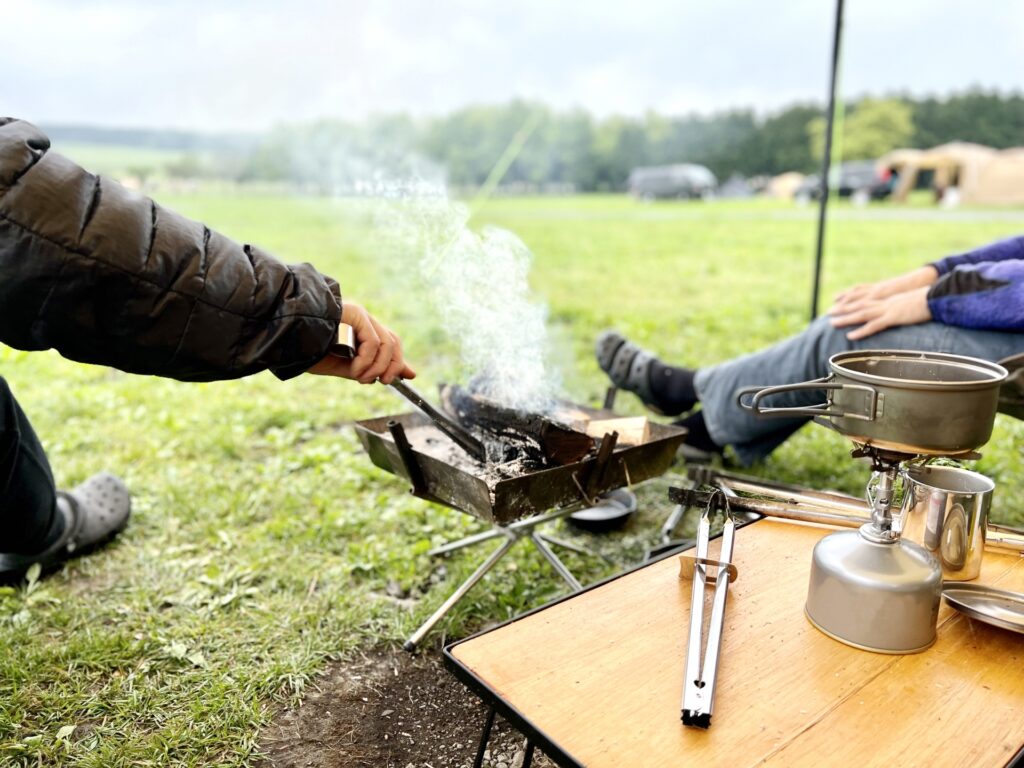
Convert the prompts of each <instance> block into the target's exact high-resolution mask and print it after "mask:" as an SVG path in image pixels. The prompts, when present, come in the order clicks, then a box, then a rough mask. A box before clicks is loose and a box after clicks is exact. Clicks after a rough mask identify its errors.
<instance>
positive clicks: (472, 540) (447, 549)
mask: <svg viewBox="0 0 1024 768" xmlns="http://www.w3.org/2000/svg"><path fill="white" fill-rule="evenodd" d="M582 506H583V505H582V504H572V505H570V506H568V507H563V508H561V509H556V510H553V511H551V512H547V513H546V514H543V515H535V516H534V517H528V518H526V519H525V520H519V521H517V522H514V523H512V524H510V525H506V526H495V527H494V528H492V529H491V530H489V531H484V532H483V533H477V534H474V535H472V536H467V537H466V538H464V539H459V540H458V541H453V542H451V543H450V544H445V545H443V546H440V547H437V548H435V549H432V550H431V551H430V553H429V554H431V555H446V554H449V553H451V552H455V551H456V550H459V549H463V548H464V547H469V546H473V545H474V544H479V543H481V542H484V541H489V540H490V539H497V538H501V537H504V538H505V541H504V542H502V544H501V546H499V547H498V548H497V549H495V550H494V551H493V552H491V554H490V555H488V556H487V559H486V560H484V561H483V562H482V563H480V565H479V566H478V567H477V569H476V570H475V571H473V573H471V574H470V576H469V578H468V579H466V580H465V581H464V582H462V584H460V585H459V586H458V588H457V589H456V590H455V591H454V592H452V594H451V595H449V596H448V599H447V600H445V601H444V602H443V603H442V604H441V605H440V607H438V609H437V610H436V611H434V612H433V613H432V614H431V615H430V618H428V619H427V620H426V621H425V622H423V624H421V625H420V627H419V629H417V630H416V631H415V632H413V633H412V635H410V636H409V639H408V640H406V641H405V645H404V646H403V647H404V648H405V650H407V651H410V652H411V651H415V650H416V648H417V647H418V646H419V644H420V643H421V642H422V641H423V638H424V637H426V636H427V634H429V633H430V630H432V629H433V628H434V626H435V625H436V624H437V622H439V621H440V620H441V619H443V618H444V616H445V614H447V613H448V611H450V610H451V609H452V608H453V607H454V606H455V604H456V603H458V602H459V601H460V600H461V599H462V598H463V597H465V596H466V593H467V592H469V590H471V589H472V588H473V587H474V586H476V583H477V582H478V581H480V579H482V578H483V577H484V576H485V575H486V574H487V572H488V571H490V570H491V569H492V568H493V567H494V566H495V565H497V563H498V561H499V560H501V558H503V557H504V556H505V555H506V554H507V553H508V551H509V550H510V549H512V547H513V546H514V545H515V543H516V542H517V541H519V540H520V539H526V540H528V541H529V542H530V543H531V544H533V546H535V547H536V548H537V549H538V550H539V551H540V553H541V554H542V555H544V558H545V559H546V560H547V561H548V562H549V563H550V564H551V567H552V568H554V569H555V571H556V572H557V573H558V575H559V576H561V577H562V579H563V580H564V581H565V582H566V584H568V585H569V587H570V588H571V589H572V590H573V591H574V592H578V591H579V590H580V589H582V586H581V585H580V583H579V581H578V580H577V579H576V577H575V576H573V575H572V572H571V571H570V570H569V569H568V568H566V566H565V563H563V562H562V561H561V560H560V559H559V557H558V555H557V554H555V552H554V550H553V549H551V546H550V545H551V544H554V545H555V546H560V547H564V548H565V549H568V550H571V551H573V552H578V553H580V554H588V555H593V554H595V553H593V552H590V551H589V550H587V549H584V548H583V547H579V546H577V545H575V544H570V543H569V542H563V541H560V540H559V539H555V538H552V537H550V536H546V535H544V534H541V533H537V532H536V530H534V529H535V528H537V526H539V525H542V524H543V523H548V522H551V521H552V520H558V519H559V518H562V517H566V516H567V515H571V514H572V513H573V512H575V511H577V510H578V509H580V508H582Z"/></svg>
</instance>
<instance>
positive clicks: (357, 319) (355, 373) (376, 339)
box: [306, 301, 416, 384]
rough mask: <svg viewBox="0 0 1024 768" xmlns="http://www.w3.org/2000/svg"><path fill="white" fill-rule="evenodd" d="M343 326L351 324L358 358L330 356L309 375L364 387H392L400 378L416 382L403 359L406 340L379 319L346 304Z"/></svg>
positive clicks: (358, 306) (414, 374)
mask: <svg viewBox="0 0 1024 768" xmlns="http://www.w3.org/2000/svg"><path fill="white" fill-rule="evenodd" d="M341 322H343V323H348V324H349V325H351V326H352V330H353V331H354V333H355V337H356V356H355V357H354V358H352V359H351V360H347V359H345V358H342V357H337V356H335V355H330V354H329V355H327V356H326V357H324V358H323V359H322V360H321V361H320V362H319V363H317V364H316V365H314V366H313V367H312V368H310V369H309V370H308V371H306V372H307V373H315V374H318V375H321V376H340V377H341V378H344V379H353V380H355V381H358V382H359V383H360V384H373V383H374V382H375V381H377V380H378V379H379V380H380V381H382V382H383V383H385V384H390V383H391V382H392V381H394V380H395V379H396V378H402V379H414V378H416V371H414V370H413V369H412V368H411V367H409V365H408V363H406V362H405V358H404V357H403V355H402V340H401V339H400V338H399V337H398V334H397V333H395V332H394V331H392V330H390V329H389V328H386V327H385V326H384V325H382V324H381V323H380V321H379V320H377V318H375V317H374V316H373V315H371V314H370V313H369V312H367V311H366V310H365V309H364V308H363V307H362V306H361V305H359V304H356V303H355V302H353V301H346V302H344V304H343V306H342V310H341Z"/></svg>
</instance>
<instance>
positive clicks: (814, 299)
mask: <svg viewBox="0 0 1024 768" xmlns="http://www.w3.org/2000/svg"><path fill="white" fill-rule="evenodd" d="M842 35H843V0H836V27H835V32H834V34H833V37H832V78H831V80H830V81H829V88H828V117H827V124H826V127H825V156H824V157H823V158H822V159H821V187H820V190H819V192H820V202H819V205H818V245H817V248H816V249H815V251H814V288H813V291H812V293H811V320H813V319H814V318H816V317H817V316H818V295H819V294H820V292H821V253H822V249H823V248H824V245H825V211H826V209H827V208H828V171H829V166H830V165H832V127H833V126H834V125H835V122H836V75H837V74H838V70H839V40H840V38H841V37H842Z"/></svg>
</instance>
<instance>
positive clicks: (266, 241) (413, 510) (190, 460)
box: [0, 192, 1024, 768]
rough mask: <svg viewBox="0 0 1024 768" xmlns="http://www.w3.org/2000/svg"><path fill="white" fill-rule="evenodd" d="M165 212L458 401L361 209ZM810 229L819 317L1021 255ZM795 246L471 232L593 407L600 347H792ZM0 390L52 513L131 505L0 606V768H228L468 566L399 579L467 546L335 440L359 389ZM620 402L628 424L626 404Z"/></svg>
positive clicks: (763, 235)
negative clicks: (340, 667) (381, 332)
mask: <svg viewBox="0 0 1024 768" xmlns="http://www.w3.org/2000/svg"><path fill="white" fill-rule="evenodd" d="M163 202H165V203H167V204H169V205H171V206H172V207H175V208H177V209H179V210H181V211H182V212H184V213H186V214H188V215H191V216H193V217H196V218H201V219H203V220H205V221H206V222H207V223H209V224H210V225H211V226H214V227H216V228H219V229H221V230H222V231H224V232H226V233H227V234H229V235H232V236H234V237H236V238H239V239H243V238H244V239H245V240H247V241H251V242H256V243H259V244H261V245H262V246H264V247H265V248H267V249H268V250H270V251H272V252H275V253H277V254H278V255H280V256H281V257H282V258H284V259H286V260H290V261H311V262H313V263H314V264H316V265H317V266H318V267H319V268H321V269H322V270H324V271H325V272H328V273H330V274H332V275H334V276H336V277H337V278H338V279H339V280H340V282H341V284H342V286H343V290H344V291H345V293H346V295H349V296H351V297H353V298H358V299H360V300H361V301H363V302H365V303H366V304H367V305H368V306H369V307H371V308H372V309H374V310H376V311H378V312H379V313H380V314H381V315H382V316H384V317H386V318H388V320H389V321H390V323H391V324H393V326H394V327H395V328H397V329H400V330H401V331H402V332H403V335H404V336H405V338H406V342H407V343H406V347H407V350H408V354H409V356H410V357H411V358H412V360H413V361H414V362H415V363H416V364H417V365H418V368H419V369H420V371H421V374H422V375H421V379H422V381H421V384H422V388H423V389H424V391H427V392H429V391H432V388H433V385H434V384H436V383H437V382H438V381H440V380H443V379H445V378H450V377H454V376H457V375H458V363H457V359H456V355H455V350H454V349H453V348H452V346H451V344H450V343H448V342H447V341H446V340H445V339H444V337H443V335H442V334H441V333H440V332H439V330H438V327H439V323H438V321H437V317H436V316H435V313H434V311H433V310H431V309H430V304H429V302H428V301H427V299H426V297H425V296H424V295H423V294H422V293H420V292H417V291H415V290H414V289H413V288H412V287H410V286H409V285H408V284H407V283H395V282H391V281H392V280H394V278H395V275H396V273H397V272H399V271H401V270H400V267H401V265H399V264H394V263H382V262H383V260H382V259H381V257H380V256H379V254H380V253H384V252H390V251H389V250H388V246H387V243H388V234H389V233H388V232H387V230H386V228H374V227H372V226H371V222H372V221H373V219H372V218H371V217H368V216H367V215H366V213H367V211H366V208H365V205H358V204H355V203H350V202H343V201H342V202H334V201H329V200H323V199H301V198H283V197H270V196H257V195H245V194H243V193H241V192H238V193H236V194H235V196H223V195H218V196H214V195H210V194H195V195H193V196H189V197H173V198H172V197H168V198H166V199H164V200H163ZM835 210H836V212H835V217H834V219H833V220H832V222H831V223H830V227H829V246H828V256H827V263H826V270H825V277H826V286H825V295H826V296H828V295H832V294H833V293H835V292H836V291H838V290H839V289H840V288H841V287H843V286H846V285H848V284H850V283H854V282H861V281H866V280H874V279H878V278H882V277H884V276H888V275H891V274H893V273H895V272H897V271H900V270H905V269H909V268H911V267H913V266H916V265H919V264H920V263H922V262H924V261H926V260H928V259H931V258H934V257H936V256H938V255H942V254H945V253H948V252H950V251H954V250H958V249H965V248H968V247H970V246H972V245H976V244H978V243H982V242H985V241H987V240H990V239H994V238H996V237H1000V236H1006V235H1009V234H1014V233H1017V232H1019V229H1020V219H1019V218H1017V217H1016V215H1015V214H1009V213H1007V212H999V213H992V214H989V213H986V212H985V211H960V212H955V213H949V214H946V213H939V212H928V216H927V217H922V216H921V215H920V214H921V213H922V212H921V211H915V210H913V209H901V210H899V211H895V210H887V211H885V213H884V215H878V211H877V209H875V208H867V209H853V208H849V207H846V206H844V205H838V206H837V207H836V209H835ZM814 221H815V213H814V211H812V210H810V209H796V208H793V207H790V206H785V205H782V204H778V203H772V202H769V201H754V202H747V203H725V202H716V203H711V204H703V203H695V204H653V205H640V204H634V203H632V202H631V201H629V200H625V199H623V198H619V197H586V198H558V199H513V200H501V201H494V202H491V203H489V204H487V205H486V206H485V207H483V208H482V209H481V210H480V211H479V213H478V215H477V218H476V220H475V221H474V226H482V225H485V224H495V225H498V226H501V227H505V228H508V229H510V230H512V231H514V232H516V233H517V234H519V235H520V237H522V239H523V240H524V241H525V242H526V243H527V245H528V246H529V247H530V248H531V249H532V251H533V252H534V254H535V256H536V263H535V268H534V270H533V274H532V283H533V285H534V287H535V289H536V292H537V293H538V294H539V295H540V296H542V297H543V298H544V299H545V300H546V301H547V302H548V303H549V305H550V321H551V328H552V332H553V334H554V336H555V337H556V339H557V342H558V349H559V355H558V357H559V359H560V361H561V363H562V366H563V369H564V372H565V382H566V389H567V393H568V394H569V395H570V396H572V397H573V398H574V399H576V400H580V401H588V402H597V401H598V400H599V398H600V395H601V393H602V392H603V389H604V386H605V381H604V380H603V378H602V376H601V375H600V373H599V371H598V369H597V366H596V364H595V363H594V362H593V360H592V356H591V352H590V347H591V343H592V340H593V338H594V336H595V334H596V333H597V332H598V331H600V330H601V329H603V328H605V327H608V326H615V327H617V328H620V329H621V330H623V331H624V332H625V333H627V334H629V335H631V336H632V337H633V338H635V339H636V340H637V341H639V342H640V343H642V344H644V345H646V346H648V347H649V348H651V349H653V350H656V351H657V352H659V353H661V354H662V355H664V356H666V357H668V358H670V359H673V360H679V361H684V362H688V363H710V362H714V361H718V360H723V359H725V358H728V357H730V356H733V355H736V354H739V353H742V352H745V351H749V350H752V349H755V348H757V347H760V346H761V345H764V344H767V343H770V342H772V341H775V340H778V339H781V338H783V337H785V336H787V335H789V334H791V333H794V332H796V331H798V330H799V329H800V328H801V327H802V326H803V324H804V323H805V321H806V318H807V311H808V310H807V302H808V296H809V293H810V279H811V278H810V275H811V271H810V262H811V253H812V249H813V242H814ZM0 373H2V375H3V376H5V377H6V378H7V379H8V381H9V382H10V384H11V386H12V388H13V390H14V391H15V393H16V394H17V395H18V396H19V398H20V399H21V401H22V403H23V405H24V407H25V409H26V411H27V412H28V413H29V414H30V416H31V417H32V418H33V421H34V423H35V425H36V427H37V429H38V431H39V433H40V435H41V438H42V440H43V442H44V444H45V445H46V446H47V448H48V450H49V451H50V456H51V460H52V463H53V465H54V469H55V472H56V474H57V477H58V480H59V482H60V483H61V484H62V485H65V486H66V485H71V484H74V483H76V482H78V481H80V480H81V479H83V478H85V477H87V476H88V475H90V474H92V473H93V472H96V471H98V470H100V469H103V468H109V469H111V470H114V471H117V472H120V473H122V474H123V475H124V476H125V477H126V479H127V481H128V483H129V485H130V486H131V488H132V490H133V492H134V494H135V516H134V518H133V522H132V524H131V525H130V526H129V528H128V530H127V531H126V532H125V534H124V535H123V536H122V537H121V539H120V540H119V541H118V542H117V543H116V544H115V545H114V546H112V547H110V548H109V549H107V550H105V551H103V552H100V553H97V554H94V555H92V556H89V557H86V558H82V559H80V560H77V561H75V562H74V563H73V564H71V565H69V566H68V567H66V568H65V569H64V570H63V571H61V572H60V573H58V574H57V575H55V576H53V577H51V578H48V579H46V580H44V581H42V582H39V583H36V584H34V585H32V586H30V587H22V588H18V589H4V590H2V591H0V764H2V765H4V766H8V765H11V766H19V765H24V766H30V765H31V766H35V765H62V764H74V765H82V766H94V767H95V768H101V767H102V768H109V767H111V766H129V765H133V766H134V765H161V766H164V765H240V764H243V763H245V762H246V761H247V760H248V759H249V758H250V757H251V755H252V753H253V745H254V743H255V741H256V738H257V735H258V731H259V728H260V726H261V725H262V724H264V723H265V722H267V720H268V719H269V717H270V716H271V714H272V711H273V707H274V706H275V703H277V702H280V701H282V700H287V699H290V698H293V697H297V696H300V695H301V694H302V692H303V690H304V689H305V687H306V686H307V684H308V683H309V681H310V680H311V678H312V676H314V675H315V674H316V673H317V671H318V670H320V669H322V668H323V665H324V663H325V660H326V659H327V658H328V657H329V656H332V655H336V654H344V653H346V652H348V651H351V650H352V649H354V648H356V647H358V646H365V645H372V644H382V643H395V642H397V641H400V640H401V639H402V638H403V637H404V636H405V634H406V633H408V632H409V631H411V630H412V629H413V628H414V627H415V626H416V624H417V623H418V621H420V620H422V619H423V618H425V616H426V615H428V614H429V613H430V611H431V610H432V609H433V608H434V607H435V606H436V605H437V604H438V603H439V602H440V601H441V600H442V599H443V598H444V596H445V595H446V594H447V593H448V591H449V590H450V589H451V588H452V587H453V586H454V585H455V584H456V583H457V581H458V580H460V579H462V578H464V577H465V576H467V575H468V574H469V572H470V571H471V570H472V569H473V567H474V566H475V563H476V562H477V558H478V557H479V556H480V553H481V551H482V550H477V551H470V552H464V553H460V554H458V555H457V556H455V557H453V558H452V559H451V560H448V561H445V562H444V565H445V567H446V569H447V572H446V573H444V572H443V571H441V570H439V569H438V568H439V566H440V565H441V563H438V562H435V561H431V560H430V559H429V558H427V557H426V556H425V555H424V552H425V551H426V550H427V549H428V548H429V547H430V546H432V545H436V544H440V543H442V542H443V541H446V540H449V539H452V538H456V537H458V536H460V535H463V534H466V533H468V532H471V531H474V530H478V529H479V526H478V525H477V524H476V523H475V522H474V521H473V520H472V519H471V518H469V517H468V516H465V515H462V514H459V513H457V512H453V511H450V510H446V509H442V508H439V507H436V506H432V505H430V504H427V503H424V502H421V501H419V500H417V499H414V498H412V497H411V496H410V495H409V494H408V493H407V492H406V489H405V487H404V484H403V483H402V482H401V481H400V480H398V479H396V478H394V477H392V476H390V475H386V474H384V473H382V472H380V471H378V470H377V469H375V468H374V467H373V466H372V465H371V464H370V462H369V460H368V459H367V458H366V456H365V455H363V454H362V453H361V451H360V448H359V446H358V442H357V440H356V439H355V437H354V436H353V433H352V430H351V429H350V428H349V426H348V423H349V422H350V421H351V420H353V419H358V418H364V417H368V416H371V415H382V414H385V413H394V412H398V411H403V410H405V409H406V406H405V405H404V403H402V402H400V401H399V400H398V399H397V398H396V397H394V396H393V395H391V394H390V393H389V392H388V391H387V390H386V389H384V388H383V387H357V386H355V385H349V384H347V383H343V382H339V381H336V380H330V379H324V378H319V377H313V376H302V377H299V378H298V379H295V380H292V381H290V382H287V383H281V382H279V381H277V380H276V379H275V378H274V377H273V376H271V375H269V374H266V375H259V376H256V377H253V378H250V379H246V380H242V381H235V382H222V383H213V384H182V383H178V382H173V381H165V380H159V379H151V378H144V377H135V376H128V375H124V374H121V373H119V372H117V371H112V370H109V369H104V368H97V367H90V366H84V365H79V364H75V363H71V362H68V361H66V360H63V359H62V358H60V357H59V356H58V355H57V354H56V353H53V352H44V353H33V354H27V353H23V352H18V351H15V350H10V349H0ZM620 402H621V406H622V410H623V411H625V412H631V413H640V412H641V411H640V408H639V407H638V405H637V404H636V402H635V399H633V398H631V397H630V396H628V395H622V396H621V400H620ZM1022 439H1024V425H1022V424H1020V423H1017V422H1010V421H1008V420H1006V419H1002V418H1000V420H999V422H998V424H997V429H996V434H995V437H994V439H993V441H992V443H991V444H990V445H989V446H988V447H987V448H986V449H985V458H984V459H983V460H982V461H981V462H980V464H979V469H980V470H981V471H983V472H986V473H987V474H989V475H990V476H992V477H993V478H994V479H995V480H996V482H997V483H998V491H997V501H996V509H997V512H996V514H997V516H998V517H999V518H1001V519H1004V520H1009V521H1015V522H1017V523H1020V522H1022V521H1024V512H1022V510H1024V479H1022V478H1024V460H1022V457H1021V454H1020V449H1019V446H1020V445H1021V440H1022ZM847 450H848V447H847V445H846V444H845V443H844V441H843V440H842V439H841V438H839V437H838V436H837V435H835V434H833V433H831V432H829V431H828V430H825V429H822V428H820V427H815V426H809V427H807V428H805V429H804V430H802V431H801V432H800V433H799V434H798V435H796V436H795V437H794V438H793V439H792V440H791V441H789V442H788V443H787V444H786V445H785V446H784V447H783V448H782V449H781V450H780V451H778V452H777V453H776V455H775V456H773V457H772V459H771V460H770V461H769V462H767V463H766V464H764V465H763V466H760V467H758V468H756V471H757V472H758V473H761V474H763V475H765V476H768V477H772V478H775V479H779V480H790V481H798V482H802V483H806V484H809V485H812V486H815V487H821V488H826V487H832V488H840V489H843V490H847V491H851V492H855V493H858V492H860V490H861V489H862V487H863V484H864V481H865V477H864V475H863V469H862V468H861V467H856V466H854V465H853V464H852V463H851V462H850V461H848V460H847ZM675 472H676V473H679V472H682V467H681V466H678V467H676V469H675ZM670 482H671V477H669V478H665V479H663V480H661V481H658V482H656V483H653V484H651V485H649V486H645V487H643V488H641V489H640V496H641V504H642V508H643V511H642V514H640V515H639V516H638V517H637V518H636V519H635V520H634V521H633V522H632V523H631V525H630V527H629V528H628V529H627V530H626V531H625V532H623V533H621V534H616V535H614V536H609V537H595V538H591V537H584V540H585V541H587V542H588V543H589V544H591V545H593V546H595V547H596V548H598V549H600V550H601V551H602V552H604V553H606V554H608V555H609V556H611V557H612V558H613V559H614V560H616V561H617V562H618V563H619V564H620V565H625V564H627V563H629V562H636V561H637V560H638V559H639V557H640V553H641V552H642V550H643V549H644V547H646V546H649V545H651V544H653V543H655V542H656V540H657V534H658V526H659V525H660V524H661V522H662V520H663V518H664V516H665V515H666V514H667V513H668V511H669V505H668V503H667V500H666V498H665V489H666V488H667V486H668V484H669V483H670ZM562 535H564V536H566V537H571V536H575V535H577V534H575V533H573V532H572V531H563V532H562ZM567 562H568V563H569V564H570V566H571V567H572V568H573V569H574V571H576V572H577V573H578V574H579V575H580V576H581V578H582V580H583V581H584V582H590V581H593V580H595V579H598V578H600V577H602V576H603V575H605V574H606V573H607V572H608V570H607V567H606V566H604V565H603V564H601V563H600V562H595V561H593V560H590V559H586V558H581V557H578V556H575V555H568V556H567ZM389 587H390V590H389ZM560 591H561V585H560V583H559V582H558V581H557V580H556V578H555V577H553V575H552V573H551V571H550V570H549V568H548V566H547V564H546V563H545V562H544V561H543V560H541V559H540V557H539V556H537V555H535V554H534V553H532V552H531V551H529V550H528V549H527V548H525V547H523V548H517V549H516V550H515V556H514V557H511V558H508V559H507V560H506V561H504V564H503V565H502V566H501V567H499V568H498V569H497V570H496V571H495V572H494V573H492V574H491V575H490V576H489V577H488V578H487V579H486V580H485V582H484V584H483V585H481V586H480V587H478V588H477V589H476V590H474V591H473V592H472V593H471V595H470V598H469V599H468V600H467V601H465V602H464V603H462V604H461V605H460V606H459V607H458V608H457V609H456V610H455V611H454V612H453V613H452V614H451V618H450V619H449V620H448V621H447V622H446V623H444V624H443V625H442V626H441V631H439V632H438V633H437V634H436V635H435V636H434V638H433V640H434V641H435V642H440V640H441V638H442V636H448V637H451V636H453V635H462V634H465V633H467V632H469V631H470V630H472V629H475V628H479V627H481V626H482V625H483V624H484V623H486V622H488V621H492V620H499V619H504V618H506V617H508V616H511V615H513V614H515V613H518V612H521V611H523V610H525V609H527V608H530V607H532V606H535V605H537V604H539V603H541V602H542V601H545V600H547V599H549V598H552V597H554V596H556V595H558V594H560ZM389 592H390V593H396V592H408V594H409V595H410V596H411V597H412V598H415V602H414V603H411V606H412V607H411V608H410V607H409V605H410V603H408V602H406V601H404V600H396V599H394V598H393V597H391V596H390V595H389ZM72 726H74V728H73V730H72Z"/></svg>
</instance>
